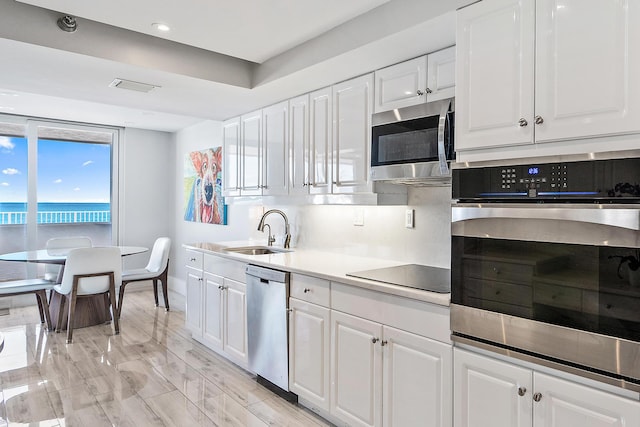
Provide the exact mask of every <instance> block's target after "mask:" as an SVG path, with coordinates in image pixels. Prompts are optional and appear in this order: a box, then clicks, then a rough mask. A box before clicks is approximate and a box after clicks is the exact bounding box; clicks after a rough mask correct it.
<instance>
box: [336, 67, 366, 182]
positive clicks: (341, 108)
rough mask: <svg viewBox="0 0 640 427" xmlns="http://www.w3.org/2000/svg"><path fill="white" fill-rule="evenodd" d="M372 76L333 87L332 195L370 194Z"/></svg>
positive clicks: (358, 78)
mask: <svg viewBox="0 0 640 427" xmlns="http://www.w3.org/2000/svg"><path fill="white" fill-rule="evenodd" d="M372 110H373V74H367V75H364V76H361V77H357V78H355V79H351V80H348V81H346V82H342V83H339V84H337V85H334V86H333V150H332V162H333V164H332V166H333V182H332V184H333V193H334V194H345V193H367V192H371V191H372V185H371V181H370V180H369V167H370V160H369V152H370V149H369V145H370V144H371V112H372Z"/></svg>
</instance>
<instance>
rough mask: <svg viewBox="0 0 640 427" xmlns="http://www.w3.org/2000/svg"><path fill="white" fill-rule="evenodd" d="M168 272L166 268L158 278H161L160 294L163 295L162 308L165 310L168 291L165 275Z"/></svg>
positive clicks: (167, 308)
mask: <svg viewBox="0 0 640 427" xmlns="http://www.w3.org/2000/svg"><path fill="white" fill-rule="evenodd" d="M168 275H169V274H168V272H167V270H165V271H164V273H162V276H161V278H160V280H162V295H164V308H165V310H166V311H169V292H168V289H167V276H168Z"/></svg>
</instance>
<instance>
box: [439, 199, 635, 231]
mask: <svg viewBox="0 0 640 427" xmlns="http://www.w3.org/2000/svg"><path fill="white" fill-rule="evenodd" d="M573 206H575V205H573ZM488 218H510V219H548V220H560V221H575V222H587V223H591V224H599V225H608V226H612V227H620V228H626V229H629V230H636V231H639V230H640V209H630V208H628V207H619V208H618V207H615V208H613V207H611V206H606V207H604V206H603V205H589V207H586V206H585V207H582V206H581V207H558V206H553V207H549V206H544V207H543V206H540V205H538V206H535V207H533V206H526V207H522V206H507V207H505V206H486V205H482V206H478V205H473V206H456V205H454V206H452V208H451V222H461V221H468V220H473V219H488Z"/></svg>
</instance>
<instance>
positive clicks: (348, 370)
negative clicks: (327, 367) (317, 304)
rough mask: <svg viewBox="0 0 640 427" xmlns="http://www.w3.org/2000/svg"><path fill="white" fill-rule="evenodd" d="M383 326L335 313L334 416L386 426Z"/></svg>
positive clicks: (333, 333) (348, 420)
mask: <svg viewBox="0 0 640 427" xmlns="http://www.w3.org/2000/svg"><path fill="white" fill-rule="evenodd" d="M381 337H382V325H380V324H379V323H375V322H370V321H368V320H365V319H362V318H359V317H354V316H349V315H348V314H344V313H342V312H339V311H334V310H332V311H331V343H332V347H331V349H332V351H331V414H332V415H334V416H336V417H338V418H340V419H342V420H344V421H345V422H347V423H348V424H349V425H352V426H380V425H382V346H381V345H380V338H381Z"/></svg>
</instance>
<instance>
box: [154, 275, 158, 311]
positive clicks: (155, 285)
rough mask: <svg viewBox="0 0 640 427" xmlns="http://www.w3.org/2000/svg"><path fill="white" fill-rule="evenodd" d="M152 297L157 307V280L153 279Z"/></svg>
mask: <svg viewBox="0 0 640 427" xmlns="http://www.w3.org/2000/svg"><path fill="white" fill-rule="evenodd" d="M153 297H154V298H155V299H156V307H157V306H158V279H153Z"/></svg>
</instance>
